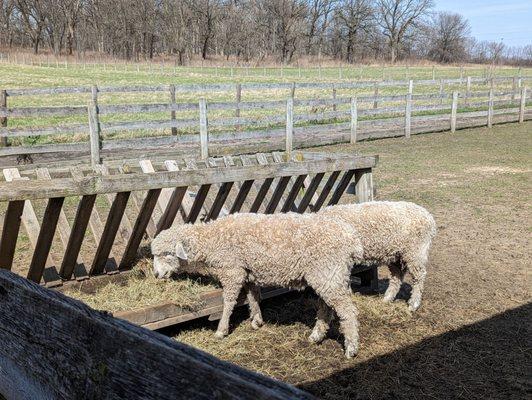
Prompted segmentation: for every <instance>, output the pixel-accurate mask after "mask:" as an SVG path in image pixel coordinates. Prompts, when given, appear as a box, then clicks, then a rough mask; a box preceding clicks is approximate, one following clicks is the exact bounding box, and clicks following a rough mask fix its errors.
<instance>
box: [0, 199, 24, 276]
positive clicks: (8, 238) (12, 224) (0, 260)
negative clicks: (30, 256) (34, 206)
mask: <svg viewBox="0 0 532 400" xmlns="http://www.w3.org/2000/svg"><path fill="white" fill-rule="evenodd" d="M23 211H24V202H23V201H10V202H9V204H8V205H7V210H6V214H5V216H4V224H3V228H2V236H1V237H0V269H1V268H3V269H7V270H10V269H11V266H12V265H13V257H14V255H15V248H16V246H17V238H18V232H19V230H20V222H21V217H22V212H23Z"/></svg>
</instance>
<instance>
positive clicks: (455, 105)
mask: <svg viewBox="0 0 532 400" xmlns="http://www.w3.org/2000/svg"><path fill="white" fill-rule="evenodd" d="M457 110H458V93H457V92H453V102H452V105H451V133H454V132H456V113H457Z"/></svg>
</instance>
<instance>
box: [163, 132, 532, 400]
mask: <svg viewBox="0 0 532 400" xmlns="http://www.w3.org/2000/svg"><path fill="white" fill-rule="evenodd" d="M531 134H532V123H531V122H528V123H525V124H521V125H517V124H511V125H502V126H496V127H494V128H493V129H492V130H488V129H470V130H462V131H457V132H456V133H455V134H454V135H451V134H449V133H442V134H430V135H419V136H415V137H413V138H412V139H411V140H406V139H403V138H400V139H385V140H379V141H373V142H365V143H360V144H357V145H341V146H331V147H323V148H320V149H316V150H317V151H326V152H335V151H341V152H359V153H362V154H379V155H380V163H379V166H378V168H377V169H376V170H375V174H374V180H375V183H376V186H377V188H378V196H377V198H378V199H386V200H409V201H414V202H416V203H419V204H421V205H423V206H425V207H426V208H427V209H429V210H430V211H431V212H432V213H433V214H434V216H435V218H436V221H437V223H438V236H437V237H436V240H435V243H434V246H433V248H432V251H431V256H430V265H429V274H428V280H427V284H426V290H425V297H424V304H423V305H422V307H421V309H420V310H419V311H418V312H417V313H415V314H411V313H409V312H408V311H407V308H406V303H405V301H404V300H405V299H406V298H408V291H409V288H408V286H407V285H405V286H406V287H405V288H404V289H403V291H402V292H401V294H400V297H401V299H400V300H398V301H396V302H395V303H394V304H392V305H386V304H383V303H382V302H381V300H380V298H381V297H382V293H383V292H384V290H385V288H386V285H387V276H388V274H387V271H386V270H385V269H384V268H381V269H380V272H379V274H380V280H381V281H380V284H379V286H380V288H379V294H377V295H374V294H373V295H371V294H360V293H356V294H354V295H353V300H354V301H355V302H356V304H357V305H358V307H359V309H360V322H361V348H360V353H359V355H358V356H357V357H356V358H355V359H354V360H346V359H345V358H344V356H343V352H342V346H341V340H340V338H339V334H338V332H337V329H335V330H333V332H331V334H330V335H329V338H328V339H327V340H326V341H325V342H324V343H323V344H321V345H318V346H317V345H312V344H310V343H308V341H307V336H308V335H309V334H310V327H311V326H312V324H313V322H314V318H315V312H314V297H313V295H312V294H311V293H306V292H305V293H302V294H301V293H295V294H290V295H287V296H284V297H282V298H277V299H273V300H269V301H265V302H263V304H262V307H263V313H264V316H265V320H266V325H265V326H264V327H262V328H261V329H260V330H258V331H253V330H252V329H251V327H250V324H249V322H248V321H246V320H245V319H246V318H247V311H246V310H240V311H239V312H238V313H237V314H236V315H235V316H234V318H233V331H232V333H231V335H230V336H229V337H228V338H226V339H224V340H223V341H218V340H216V339H215V338H214V336H213V333H214V329H215V326H216V323H215V322H207V321H206V320H201V321H196V322H193V323H190V324H188V325H182V326H180V327H179V328H173V330H172V329H170V330H167V331H165V332H164V333H166V334H170V335H174V336H175V338H176V340H180V341H182V342H185V343H188V344H190V345H193V346H195V347H198V348H200V349H203V350H205V351H207V352H209V353H212V354H214V355H215V356H217V357H220V358H222V359H225V360H229V361H232V362H234V363H237V364H239V365H241V366H244V367H246V368H250V369H252V370H256V371H259V372H262V373H264V374H266V375H269V376H272V377H275V378H278V379H281V380H284V381H287V382H290V383H292V384H295V385H297V386H299V387H300V388H303V389H305V390H307V391H309V392H310V393H313V394H315V395H316V396H318V397H321V398H324V399H402V398H404V399H418V398H423V399H425V398H434V399H442V398H467V399H521V398H522V399H524V398H530V397H531V396H532V380H531V378H530V377H531V376H532V374H531V371H532V363H531V359H532V358H531V348H532V346H531V344H532V343H531V342H532V340H531V338H532V334H531V333H532V332H531V326H532V325H531V323H532V318H531V317H532V315H531V311H532V302H531V292H530V282H529V275H530V267H531V265H532V263H531V253H532V246H531V243H530V237H531V235H530V233H531V231H532V218H531V215H530V209H531V201H530V195H531V192H532V191H531V189H532V185H531V183H532V182H531V178H532V157H531V155H532V141H531V138H532V136H531Z"/></svg>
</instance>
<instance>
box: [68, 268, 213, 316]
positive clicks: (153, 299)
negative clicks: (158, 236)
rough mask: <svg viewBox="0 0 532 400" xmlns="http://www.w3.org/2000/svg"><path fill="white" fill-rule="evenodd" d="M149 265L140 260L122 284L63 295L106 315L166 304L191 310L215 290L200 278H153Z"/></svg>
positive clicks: (198, 306) (200, 304) (69, 291)
mask: <svg viewBox="0 0 532 400" xmlns="http://www.w3.org/2000/svg"><path fill="white" fill-rule="evenodd" d="M152 262H153V261H152V260H151V259H142V260H140V261H139V262H138V263H137V265H136V266H135V267H134V268H133V270H132V273H131V276H130V277H129V278H128V279H127V281H126V282H125V283H124V284H116V283H109V284H107V285H105V286H103V287H101V288H99V289H98V290H96V292H95V293H91V294H89V293H85V292H82V291H80V290H77V289H76V290H74V289H71V290H67V291H66V292H65V294H66V295H67V296H70V297H73V298H75V299H78V300H81V301H83V302H84V303H86V304H88V305H89V306H91V307H92V308H95V309H98V310H106V311H110V312H118V311H129V310H134V309H137V308H141V307H148V306H153V305H157V304H161V303H167V302H171V303H173V304H175V305H176V306H178V307H182V308H183V309H186V310H190V311H194V310H197V309H199V308H201V306H202V305H203V302H202V300H201V294H202V293H205V292H209V291H212V290H215V289H217V288H218V286H217V285H216V284H214V283H213V282H211V281H209V280H207V279H203V278H190V277H179V278H178V279H174V280H162V279H157V278H155V276H154V275H153V268H152Z"/></svg>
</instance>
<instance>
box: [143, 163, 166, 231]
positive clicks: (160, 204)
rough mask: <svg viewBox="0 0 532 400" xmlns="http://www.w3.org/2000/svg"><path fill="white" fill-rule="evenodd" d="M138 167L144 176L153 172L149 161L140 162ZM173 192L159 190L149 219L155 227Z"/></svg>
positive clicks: (153, 169)
mask: <svg viewBox="0 0 532 400" xmlns="http://www.w3.org/2000/svg"><path fill="white" fill-rule="evenodd" d="M139 165H140V169H141V170H142V172H144V173H145V174H153V173H154V172H155V168H153V164H152V163H151V161H150V160H140V161H139ZM173 192H174V191H173V190H172V189H170V188H165V189H162V190H161V193H160V194H159V197H158V199H157V204H156V205H155V208H154V209H153V212H152V214H151V218H150V220H151V221H152V223H153V224H154V225H155V226H157V225H159V221H160V220H161V218H162V215H163V213H164V211H165V210H166V209H167V208H168V204H169V201H170V199H171V198H172V193H173ZM148 224H149V222H148ZM146 228H147V227H146Z"/></svg>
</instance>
